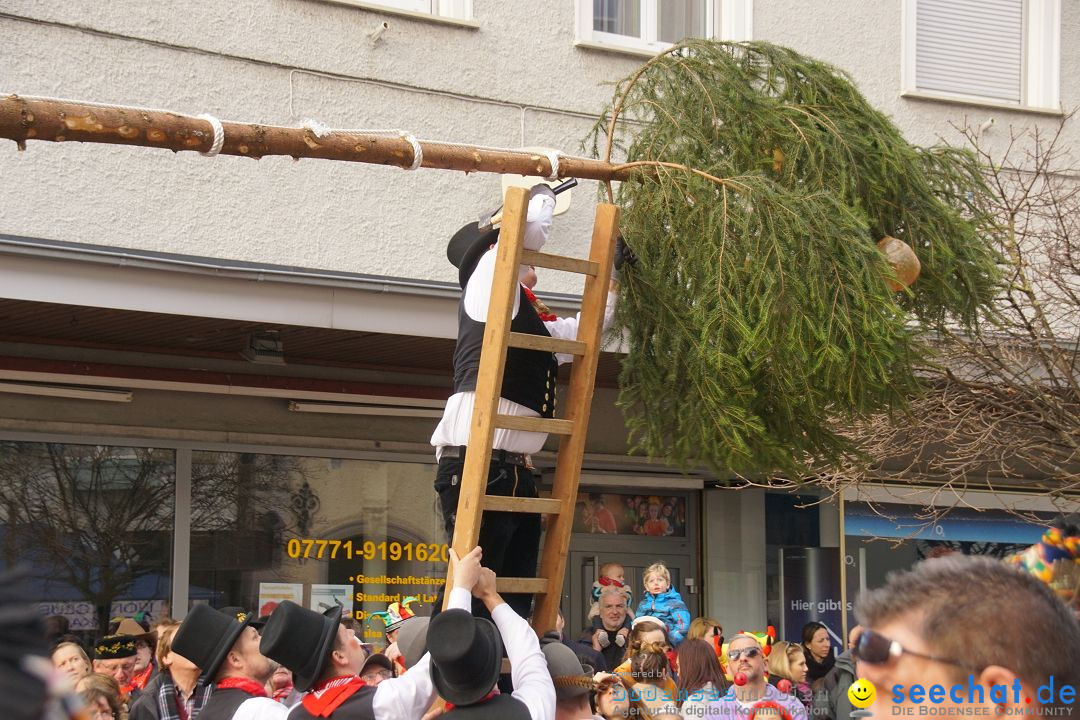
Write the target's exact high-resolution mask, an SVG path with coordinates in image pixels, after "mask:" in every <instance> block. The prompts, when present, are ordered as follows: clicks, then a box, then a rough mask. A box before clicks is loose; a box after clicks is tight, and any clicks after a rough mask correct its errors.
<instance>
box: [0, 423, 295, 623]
mask: <svg viewBox="0 0 1080 720" xmlns="http://www.w3.org/2000/svg"><path fill="white" fill-rule="evenodd" d="M175 472H176V464H175V459H174V454H173V452H172V451H171V450H154V449H150V448H127V447H114V446H97V445H75V444H60V443H20V442H0V527H2V528H3V531H4V532H3V536H2V538H3V540H2V544H0V552H2V553H3V558H4V561H5V564H6V565H7V566H11V565H14V564H18V563H20V562H28V563H29V564H30V565H31V566H32V567H33V569H34V571H35V572H34V574H35V575H36V576H37V577H38V578H39V579H40V580H41V581H43V582H44V583H45V584H46V586H48V585H49V584H50V583H58V585H57V586H55V587H50V588H49V590H48V591H49V592H54V591H59V590H62V588H63V586H64V585H65V584H66V585H67V586H70V587H71V588H74V589H75V590H76V591H78V592H79V593H80V594H81V595H82V597H83V598H85V599H86V600H87V601H90V602H91V603H93V605H94V607H95V608H96V610H97V616H98V626H99V627H98V630H99V632H101V633H104V632H105V631H106V630H107V627H108V623H109V618H110V611H111V608H112V603H113V601H114V600H117V599H121V598H124V597H125V595H126V594H128V593H130V591H131V588H132V586H133V585H134V583H135V582H136V581H137V580H138V579H139V578H140V577H143V576H146V575H151V574H154V573H160V574H162V575H165V574H167V573H168V572H169V568H170V567H171V561H172V558H171V548H172V541H173V519H174V501H175V490H176V480H175ZM193 474H194V475H195V477H194V478H193V485H194V487H193V493H192V502H191V509H192V529H193V531H194V532H196V533H198V532H211V533H222V534H226V535H233V536H236V537H239V536H240V535H244V536H245V537H250V536H253V535H256V534H259V533H263V534H266V533H271V534H272V535H273V538H272V539H271V540H270V543H271V544H273V543H274V542H275V541H277V540H278V539H280V536H281V533H283V532H289V531H293V530H294V525H295V524H296V520H295V517H293V516H292V515H290V514H289V513H287V512H286V513H284V514H283V513H282V512H280V510H282V509H284V508H288V507H289V499H290V497H291V494H292V493H293V491H294V490H296V489H299V488H300V487H301V486H302V485H303V483H304V482H306V481H307V480H308V479H309V475H310V473H308V472H307V471H306V469H305V468H304V466H303V463H302V462H301V461H300V460H299V459H298V458H292V457H282V456H275V455H259V454H251V453H206V454H204V455H203V456H201V457H200V462H199V463H198V464H197V466H196V468H195V472H194V473H193ZM245 534H246V535H245ZM237 544H238V543H235V542H234V543H232V545H237ZM239 544H240V545H243V543H239ZM278 544H280V543H278ZM271 560H272V556H269V555H268V556H266V557H265V559H264V561H265V562H267V563H269V562H271ZM260 561H263V560H262V559H260ZM45 599H49V598H45Z"/></svg>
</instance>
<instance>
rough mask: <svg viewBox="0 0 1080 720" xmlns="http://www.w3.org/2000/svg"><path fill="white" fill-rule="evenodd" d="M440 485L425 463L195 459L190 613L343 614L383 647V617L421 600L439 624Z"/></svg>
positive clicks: (420, 606)
mask: <svg viewBox="0 0 1080 720" xmlns="http://www.w3.org/2000/svg"><path fill="white" fill-rule="evenodd" d="M433 476H434V468H433V467H432V466H431V465H425V464H420V463H394V462H377V461H367V460H345V459H332V458H312V457H294V456H283V455H264V454H252V453H221V452H195V453H193V455H192V493H191V495H192V499H191V508H192V526H191V575H190V583H191V584H190V589H189V596H190V600H191V602H193V603H194V602H208V603H211V604H212V605H214V606H216V607H222V606H226V605H237V606H241V607H245V608H250V609H253V610H257V611H258V612H259V613H260V614H266V613H268V612H270V611H272V610H273V608H274V607H276V605H277V604H278V603H279V602H281V601H282V600H292V601H293V602H297V603H299V604H302V605H304V606H305V607H310V608H312V609H316V610H325V609H326V608H328V607H331V606H332V605H335V604H336V605H340V606H341V607H342V610H343V613H344V614H345V615H346V616H353V617H355V619H356V629H357V630H358V631H361V630H362V632H363V635H364V636H365V639H366V640H369V641H372V642H373V643H374V644H376V645H381V644H382V639H383V623H382V622H381V620H378V619H372V613H376V612H382V611H385V610H386V608H387V605H388V604H390V603H392V602H400V601H402V600H404V599H406V598H409V597H414V598H416V603H414V604H412V606H411V610H413V611H414V612H418V613H419V614H422V615H425V614H428V613H430V609H431V606H432V604H433V603H434V600H435V595H436V593H437V592H438V590H439V587H440V585H441V584H442V583H443V582H444V580H445V575H446V553H447V547H446V545H445V537H444V533H443V531H442V521H441V518H440V516H439V512H438V510H437V506H436V501H435V494H434V492H433V491H432V486H431V483H432V478H433Z"/></svg>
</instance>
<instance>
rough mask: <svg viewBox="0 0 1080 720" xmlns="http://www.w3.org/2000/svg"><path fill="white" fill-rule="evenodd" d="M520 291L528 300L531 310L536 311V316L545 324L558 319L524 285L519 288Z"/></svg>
mask: <svg viewBox="0 0 1080 720" xmlns="http://www.w3.org/2000/svg"><path fill="white" fill-rule="evenodd" d="M521 289H522V290H524V291H525V297H527V298H528V299H529V302H530V303H531V304H532V306H533V309H534V310H536V314H537V315H539V316H540V319H541V320H543V321H545V322H551V321H552V320H558V319H559V316H558V315H556V314H555V313H553V312H551V310H550V309H549V308H548V306H547V305H545V304H544V303H542V302H540V301H539V300H538V299H537V297H536V295H535V294H534V293H533V291H532V290H530V289H529V288H527V287H525V286H524V285H522V286H521Z"/></svg>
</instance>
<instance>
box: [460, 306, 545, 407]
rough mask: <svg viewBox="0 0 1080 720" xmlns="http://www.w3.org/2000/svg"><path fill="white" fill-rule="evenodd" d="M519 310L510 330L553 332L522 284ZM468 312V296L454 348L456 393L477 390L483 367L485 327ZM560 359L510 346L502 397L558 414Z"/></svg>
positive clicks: (507, 350) (461, 310)
mask: <svg viewBox="0 0 1080 720" xmlns="http://www.w3.org/2000/svg"><path fill="white" fill-rule="evenodd" d="M518 296H519V297H518V313H517V316H516V317H515V318H514V319H513V321H512V322H511V323H510V330H511V331H512V332H517V333H525V334H528V335H544V336H547V337H551V333H549V332H548V329H547V328H546V327H544V321H543V320H541V319H540V316H539V315H537V314H536V309H535V308H533V306H532V303H531V302H529V298H528V297H527V296H526V295H525V289H524V288H523V287H521V285H518ZM485 325H486V323H482V322H477V321H476V320H473V319H472V318H471V317H469V314H468V313H467V312H465V297H464V294H463V295H462V298H461V301H460V302H459V303H458V337H457V347H455V348H454V392H455V393H459V392H471V391H475V390H476V373H477V370H479V368H480V349H481V347H482V346H483V344H484V326H485ZM558 372H559V362H558V361H557V360H556V359H555V355H554V353H549V352H541V351H539V350H525V349H523V348H507V349H506V367H505V368H504V369H503V381H502V389H501V390H500V391H499V395H500V396H501V397H504V398H506V399H507V400H510V401H511V402H516V403H517V404H518V405H524V406H525V407H527V408H529V409H530V410H534V411H535V412H537V413H539V414H540V417H545V418H550V417H554V416H555V379H556V377H557V375H558Z"/></svg>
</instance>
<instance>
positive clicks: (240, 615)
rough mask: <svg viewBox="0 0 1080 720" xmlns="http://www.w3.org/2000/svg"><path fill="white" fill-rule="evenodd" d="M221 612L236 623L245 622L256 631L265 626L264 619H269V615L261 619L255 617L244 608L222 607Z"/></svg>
mask: <svg viewBox="0 0 1080 720" xmlns="http://www.w3.org/2000/svg"><path fill="white" fill-rule="evenodd" d="M221 612H223V613H225V614H226V615H229V616H231V617H234V618H236V621H237V622H245V621H246V622H247V624H248V625H250V626H251V627H253V628H255V629H256V630H262V628H263V625H265V624H266V618H268V617H270V616H269V615H266V616H263V617H256V616H255V612H254V611H252V610H245V609H244V608H242V607H239V606H237V605H229V606H228V607H223V608H221Z"/></svg>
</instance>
